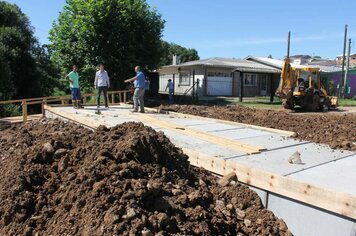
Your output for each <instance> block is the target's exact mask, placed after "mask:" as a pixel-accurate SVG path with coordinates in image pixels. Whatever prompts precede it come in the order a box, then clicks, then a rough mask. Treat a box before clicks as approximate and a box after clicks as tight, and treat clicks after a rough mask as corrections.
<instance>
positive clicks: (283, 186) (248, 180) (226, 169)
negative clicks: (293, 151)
mask: <svg viewBox="0 0 356 236" xmlns="http://www.w3.org/2000/svg"><path fill="white" fill-rule="evenodd" d="M183 152H184V153H185V154H186V155H188V156H189V162H190V164H191V165H194V166H197V167H202V168H204V169H206V170H208V171H211V172H213V173H216V174H219V175H226V174H228V173H230V172H232V171H234V172H235V173H236V175H237V177H238V180H239V181H240V182H242V183H245V184H248V185H251V186H254V187H257V188H261V189H263V190H266V191H269V192H272V193H275V194H279V195H282V196H284V197H288V198H291V199H294V200H297V201H300V202H303V203H306V204H309V205H312V206H316V207H319V208H322V209H325V210H328V211H331V212H334V213H337V214H340V215H343V216H346V217H350V218H352V219H356V196H354V195H351V194H348V193H343V192H337V191H334V190H331V189H326V188H322V187H319V186H316V185H313V184H309V183H306V182H302V181H299V180H295V179H292V178H291V177H285V176H282V175H278V174H275V173H271V172H268V171H264V170H260V169H256V168H251V167H248V166H244V165H241V164H237V163H233V162H231V161H229V160H224V159H221V158H216V157H211V156H208V155H205V154H201V153H198V152H196V151H194V150H191V149H187V148H183Z"/></svg>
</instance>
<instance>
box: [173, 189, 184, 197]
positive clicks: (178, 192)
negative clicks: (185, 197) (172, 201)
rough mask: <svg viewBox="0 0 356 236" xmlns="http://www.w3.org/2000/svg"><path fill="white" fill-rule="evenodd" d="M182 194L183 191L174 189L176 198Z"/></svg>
mask: <svg viewBox="0 0 356 236" xmlns="http://www.w3.org/2000/svg"><path fill="white" fill-rule="evenodd" d="M181 193H182V191H181V190H180V189H172V194H173V195H174V196H177V195H179V194H181Z"/></svg>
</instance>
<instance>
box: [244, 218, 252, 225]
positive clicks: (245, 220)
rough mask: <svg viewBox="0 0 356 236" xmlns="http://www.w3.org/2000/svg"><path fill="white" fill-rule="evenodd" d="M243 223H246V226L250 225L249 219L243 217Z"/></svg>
mask: <svg viewBox="0 0 356 236" xmlns="http://www.w3.org/2000/svg"><path fill="white" fill-rule="evenodd" d="M244 224H245V225H246V227H250V226H251V220H249V219H244Z"/></svg>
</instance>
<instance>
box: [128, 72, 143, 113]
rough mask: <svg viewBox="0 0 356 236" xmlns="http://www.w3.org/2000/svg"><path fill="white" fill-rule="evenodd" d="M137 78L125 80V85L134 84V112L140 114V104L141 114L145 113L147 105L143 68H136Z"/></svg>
mask: <svg viewBox="0 0 356 236" xmlns="http://www.w3.org/2000/svg"><path fill="white" fill-rule="evenodd" d="M135 72H136V76H135V77H132V78H131V79H127V80H125V83H129V82H132V81H133V83H134V87H135V92H134V95H133V100H134V109H133V112H138V104H140V112H141V113H144V112H145V105H144V102H143V96H144V95H145V87H146V81H145V75H144V74H143V73H142V71H141V68H140V67H139V66H136V67H135Z"/></svg>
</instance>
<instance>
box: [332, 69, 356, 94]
mask: <svg viewBox="0 0 356 236" xmlns="http://www.w3.org/2000/svg"><path fill="white" fill-rule="evenodd" d="M347 77H348V79H349V85H350V86H351V91H350V94H347V97H354V96H356V71H354V70H353V71H350V72H349V73H348V75H347ZM329 78H330V79H331V80H333V81H334V85H335V89H336V86H337V85H338V84H340V81H341V72H335V73H331V74H330V75H329Z"/></svg>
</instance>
